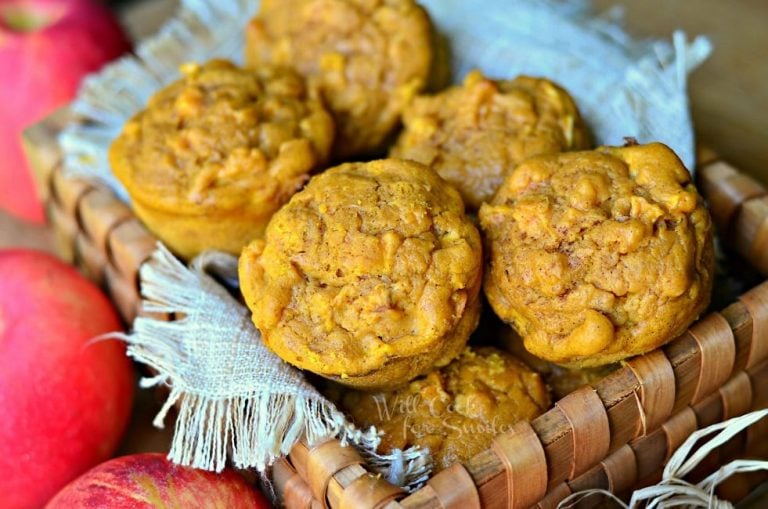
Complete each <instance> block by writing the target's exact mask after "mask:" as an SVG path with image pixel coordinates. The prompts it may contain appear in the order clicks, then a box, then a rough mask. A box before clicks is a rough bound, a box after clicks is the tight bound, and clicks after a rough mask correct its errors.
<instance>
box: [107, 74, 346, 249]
mask: <svg viewBox="0 0 768 509" xmlns="http://www.w3.org/2000/svg"><path fill="white" fill-rule="evenodd" d="M182 73H183V77H182V78H181V79H179V80H178V81H176V82H174V83H172V84H170V85H169V86H167V87H165V88H163V89H162V90H160V91H159V92H157V93H156V94H155V95H154V96H153V97H152V98H151V99H150V100H149V104H148V105H147V108H146V109H145V110H143V111H141V112H139V113H138V114H137V115H135V116H134V117H133V118H132V119H131V120H129V121H128V123H126V125H125V127H124V129H123V132H122V134H120V136H119V137H118V138H117V139H116V140H115V141H114V142H113V143H112V146H111V148H110V151H109V160H110V163H111V165H112V169H113V171H114V173H115V175H116V176H117V178H118V179H119V180H120V181H121V182H122V183H123V185H124V186H125V187H126V189H127V191H128V193H129V195H130V197H131V200H132V202H133V207H134V210H135V212H136V215H137V216H138V217H139V218H140V219H141V220H142V221H143V222H144V223H145V224H146V225H147V227H148V228H149V229H150V230H152V231H153V232H154V233H155V234H156V235H157V236H158V237H159V238H160V239H161V240H162V241H163V242H164V243H166V244H167V245H168V247H170V248H171V249H172V250H173V251H175V252H176V253H177V254H179V255H181V256H183V257H185V258H191V257H193V256H195V255H196V254H198V253H199V252H201V251H203V250H206V249H218V250H222V251H227V252H230V253H233V254H239V253H240V249H241V248H242V247H243V246H244V245H245V244H247V243H248V242H249V241H251V240H253V239H255V238H258V237H260V236H261V235H263V233H264V228H265V227H266V225H267V222H268V221H269V218H270V217H271V216H272V214H273V213H274V212H275V211H276V210H277V209H278V208H280V206H282V205H283V204H284V203H285V202H286V201H288V199H289V198H290V197H291V195H292V194H293V193H294V192H296V191H297V190H298V189H299V188H300V187H301V186H302V185H303V184H304V183H305V182H306V181H307V179H308V178H309V174H310V172H312V171H313V170H316V169H317V168H319V167H321V166H323V165H324V164H325V162H326V161H327V159H328V156H329V152H330V149H331V145H332V143H333V135H334V127H333V119H332V118H331V116H330V114H329V113H328V112H327V111H326V110H325V108H324V107H323V106H322V104H321V103H320V102H319V101H318V100H316V99H313V98H312V97H310V95H309V94H308V93H307V90H306V87H305V84H304V82H303V79H302V78H301V77H300V76H298V75H297V74H295V73H294V72H293V71H290V70H287V69H278V68H266V67H264V68H260V69H258V70H257V71H247V70H243V69H240V68H238V67H236V66H235V65H234V64H232V63H230V62H227V61H223V60H214V61H211V62H208V63H206V64H205V65H197V64H187V65H185V66H183V67H182Z"/></svg>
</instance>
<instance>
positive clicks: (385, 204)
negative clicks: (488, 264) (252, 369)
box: [240, 159, 482, 385]
mask: <svg viewBox="0 0 768 509" xmlns="http://www.w3.org/2000/svg"><path fill="white" fill-rule="evenodd" d="M481 271H482V254H481V241H480V236H479V233H478V231H477V229H476V228H475V226H474V225H473V224H472V223H471V222H470V221H469V220H468V219H467V218H466V216H465V215H464V206H463V204H462V202H461V198H460V197H459V194H458V193H457V192H456V191H455V190H454V189H453V188H452V187H450V186H449V185H448V184H446V183H445V182H444V181H443V180H442V179H440V177H438V175H437V174H436V173H435V172H434V171H432V170H430V169H429V168H426V167H424V166H422V165H419V164H417V163H413V162H408V161H399V160H393V159H385V160H380V161H373V162H370V163H351V164H344V165H341V166H338V167H335V168H332V169H330V170H328V171H326V172H325V173H323V174H321V175H318V176H316V177H314V178H312V180H310V182H309V184H308V185H307V186H306V187H305V188H304V189H303V190H302V191H301V192H299V193H297V194H296V195H294V196H293V198H292V199H291V200H290V202H288V204H287V205H285V206H284V207H283V208H282V209H280V211H278V212H277V213H276V214H275V215H274V216H273V217H272V220H271V221H270V223H269V226H268V227H267V231H266V235H265V238H264V240H263V241H256V242H254V243H252V244H250V245H249V246H247V247H246V248H245V250H244V251H243V253H242V255H241V257H240V282H241V289H242V291H243V295H244V296H245V299H246V303H247V304H248V307H249V308H250V309H251V311H252V312H253V321H254V323H255V324H256V326H257V327H258V328H259V330H260V331H261V333H262V338H263V340H264V341H265V343H266V344H267V346H269V347H270V348H271V349H272V350H273V351H274V352H275V353H277V355H279V356H280V357H282V358H283V359H284V360H286V361H287V362H289V363H291V364H293V365H295V366H299V367H301V368H303V369H307V370H310V371H313V372H315V373H319V374H322V375H326V376H340V377H342V378H343V377H347V376H350V377H351V376H356V375H365V374H369V373H371V372H375V371H376V370H379V369H381V368H383V367H384V366H385V365H386V364H387V363H388V362H390V361H391V360H396V359H401V358H408V357H411V356H417V355H420V354H424V353H427V354H430V355H431V354H432V353H435V354H437V353H439V352H440V349H441V348H442V347H443V346H444V343H445V342H446V341H448V339H449V338H450V337H451V335H452V334H453V333H454V329H455V328H456V327H457V324H459V322H460V321H461V320H462V318H463V317H464V315H465V314H467V313H469V312H470V311H472V312H473V313H475V315H476V314H477V311H478V310H477V306H476V305H477V302H478V295H479V288H480V284H481ZM473 320H474V323H473V324H471V328H472V329H473V328H474V325H476V321H477V317H476V316H475V317H474V319H473ZM470 332H471V330H467V331H465V337H464V338H463V340H462V345H463V343H464V342H466V337H468V335H469V333H470ZM459 348H461V345H460V346H459ZM453 355H454V356H455V355H456V353H453ZM449 360H450V358H449V359H444V363H447V362H448V361H449ZM424 371H425V370H422V371H421V373H423V372H424ZM421 373H420V372H413V373H410V374H409V375H410V376H409V377H408V378H405V379H403V380H390V381H388V382H389V385H393V384H395V383H403V382H405V381H407V380H410V379H412V378H413V377H415V376H418V375H419V374H421Z"/></svg>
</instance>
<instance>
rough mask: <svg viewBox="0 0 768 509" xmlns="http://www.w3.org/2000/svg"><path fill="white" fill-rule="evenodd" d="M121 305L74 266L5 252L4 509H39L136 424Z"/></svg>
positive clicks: (1, 262) (1, 346) (0, 497)
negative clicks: (118, 337)
mask: <svg viewBox="0 0 768 509" xmlns="http://www.w3.org/2000/svg"><path fill="white" fill-rule="evenodd" d="M120 329H121V325H120V321H119V319H118V316H117V313H116V312H115V309H114V307H113V306H112V304H111V303H110V302H109V300H108V299H107V298H106V297H105V296H104V294H103V293H101V291H100V290H99V289H98V288H96V286H94V285H93V284H92V283H91V282H89V281H88V280H86V279H85V278H84V277H82V276H81V275H80V274H78V273H77V271H75V270H74V269H73V268H72V267H70V266H68V265H66V264H64V263H63V262H60V261H59V260H57V259H55V258H53V257H52V256H50V255H47V254H43V253H40V252H37V251H29V250H5V251H0V507H2V508H3V509H27V508H29V509H32V508H35V509H37V508H39V507H42V506H43V505H44V504H45V503H46V502H47V501H48V499H50V498H51V497H52V496H53V495H54V494H56V492H58V491H59V490H60V489H61V488H62V487H63V486H64V485H66V484H67V483H68V482H70V481H71V480H72V479H74V478H76V477H77V476H79V475H80V474H82V473H83V472H85V471H86V470H88V469H89V468H91V467H93V466H94V465H98V464H99V463H101V462H102V461H104V460H106V459H107V458H109V457H111V456H112V454H114V452H115V449H116V448H117V445H118V443H119V440H120V438H121V436H122V434H123V431H124V430H125V427H126V425H127V422H128V418H129V417H130V412H131V405H132V399H133V398H132V396H133V387H134V373H133V367H132V365H131V363H130V361H129V360H128V358H127V357H126V356H125V346H124V345H123V344H122V343H121V342H119V341H92V340H93V338H94V337H96V336H98V335H100V334H104V333H107V332H112V331H117V330H120Z"/></svg>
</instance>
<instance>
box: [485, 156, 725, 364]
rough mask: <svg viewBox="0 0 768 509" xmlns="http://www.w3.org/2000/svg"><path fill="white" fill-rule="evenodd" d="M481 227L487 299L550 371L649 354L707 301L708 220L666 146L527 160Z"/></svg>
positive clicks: (710, 261)
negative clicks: (486, 258) (550, 364)
mask: <svg viewBox="0 0 768 509" xmlns="http://www.w3.org/2000/svg"><path fill="white" fill-rule="evenodd" d="M479 219H480V225H481V228H482V230H483V231H484V233H485V239H486V242H487V245H488V249H489V257H490V265H489V268H488V271H487V273H486V276H485V293H486V295H487V297H488V301H489V302H490V304H491V306H492V307H493V309H494V311H495V312H496V314H497V315H498V316H499V317H500V318H502V319H503V320H505V321H506V322H508V323H510V324H511V325H513V326H514V327H515V329H516V330H517V332H518V333H519V334H520V336H522V338H523V341H524V343H525V347H526V349H527V350H528V351H530V352H531V353H533V354H534V355H536V356H538V357H541V358H543V359H546V360H548V361H551V362H555V363H560V364H564V365H569V366H571V367H590V366H600V365H604V364H608V363H611V362H616V361H618V360H621V359H624V358H626V357H630V356H633V355H638V354H642V353H644V352H648V351H650V350H653V349H655V348H657V347H659V346H661V345H663V344H665V343H666V342H668V341H669V340H671V339H673V338H674V337H676V336H678V335H679V334H681V333H683V332H684V331H685V330H686V329H687V327H688V326H689V325H690V324H691V322H693V321H694V320H695V319H696V318H697V317H698V316H699V314H700V313H701V312H702V311H703V310H704V309H705V308H706V306H707V303H708V301H709V298H710V292H711V289H712V274H713V263H714V256H713V244H712V225H711V220H710V217H709V213H708V212H707V210H706V208H705V207H704V203H703V201H702V199H701V197H700V196H699V194H698V193H697V192H696V188H695V187H694V185H693V183H692V181H691V176H690V174H689V173H688V172H687V171H686V169H685V167H684V166H683V165H682V163H681V162H680V160H679V159H678V158H677V156H676V155H675V154H674V153H673V152H672V151H671V150H670V149H669V148H667V147H666V146H664V145H662V144H659V143H652V144H649V145H638V146H627V147H622V148H616V147H602V148H599V149H597V150H595V151H592V152H574V153H563V154H555V155H548V156H539V157H534V158H531V159H528V160H527V161H525V162H523V163H522V164H520V165H519V166H518V167H517V168H516V169H515V170H514V171H513V172H512V173H511V174H510V175H509V177H507V179H506V180H505V181H504V183H503V184H502V186H501V187H500V189H499V191H498V193H497V194H496V196H495V197H494V199H493V201H492V202H491V203H490V204H484V205H483V206H482V208H481V209H480V214H479Z"/></svg>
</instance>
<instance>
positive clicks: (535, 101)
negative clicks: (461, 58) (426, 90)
mask: <svg viewBox="0 0 768 509" xmlns="http://www.w3.org/2000/svg"><path fill="white" fill-rule="evenodd" d="M403 123H404V124H405V129H404V130H403V132H402V133H401V134H400V137H399V138H398V140H397V143H396V145H395V146H394V147H393V148H392V150H391V151H390V155H391V156H392V157H399V158H404V159H412V160H414V161H418V162H420V163H423V164H426V165H427V166H431V167H432V168H433V169H435V170H436V171H437V172H438V173H439V174H440V176H441V177H443V178H444V179H445V180H447V181H448V182H449V183H451V184H453V185H454V186H455V187H456V188H457V189H458V190H459V192H461V195H462V197H463V198H464V201H465V203H466V204H467V207H469V208H471V209H473V210H476V209H478V208H479V207H480V205H481V204H482V203H483V202H487V201H490V199H491V198H492V197H493V195H494V193H495V192H496V189H497V188H498V187H499V186H500V185H501V183H502V181H503V180H504V177H505V176H506V175H507V174H508V173H509V172H510V171H512V169H513V168H514V167H515V166H517V165H518V164H519V163H520V162H521V161H523V160H524V159H526V158H528V157H531V156H535V155H539V154H550V153H554V152H563V151H566V150H572V149H585V148H589V136H588V133H587V130H586V127H585V126H584V123H583V122H582V120H581V115H580V114H579V111H578V109H577V108H576V104H575V103H574V102H573V99H571V96H570V95H569V94H568V92H566V91H565V90H563V89H562V88H560V87H559V86H557V85H556V84H554V83H553V82H551V81H549V80H546V79H541V78H531V77H528V76H519V77H517V78H515V79H514V80H511V81H494V80H491V79H488V78H486V77H484V76H483V75H482V74H481V73H480V72H479V71H472V72H470V73H469V74H468V75H467V76H466V78H465V79H464V83H463V84H462V85H461V86H454V87H451V88H449V89H447V90H445V91H444V92H442V93H439V94H437V95H422V96H418V97H416V98H415V99H414V100H413V101H412V102H411V103H410V104H409V105H408V106H407V107H406V108H405V112H404V113H403Z"/></svg>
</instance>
